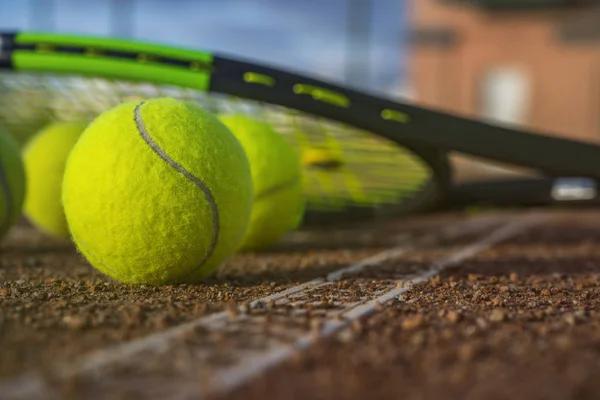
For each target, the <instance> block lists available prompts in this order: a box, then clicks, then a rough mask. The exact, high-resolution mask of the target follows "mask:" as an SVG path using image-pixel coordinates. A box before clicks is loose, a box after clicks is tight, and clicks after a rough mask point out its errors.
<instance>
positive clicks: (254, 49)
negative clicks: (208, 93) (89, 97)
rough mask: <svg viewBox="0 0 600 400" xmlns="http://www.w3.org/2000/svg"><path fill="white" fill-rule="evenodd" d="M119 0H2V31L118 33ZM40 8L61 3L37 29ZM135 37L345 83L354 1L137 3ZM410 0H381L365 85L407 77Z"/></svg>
mask: <svg viewBox="0 0 600 400" xmlns="http://www.w3.org/2000/svg"><path fill="white" fill-rule="evenodd" d="M110 1H111V0H0V29H2V30H7V29H28V30H43V31H47V30H50V31H56V32H64V33H78V34H92V35H110V34H112V33H113V31H111V22H110V21H111V18H110V15H111V14H110V6H109V3H110ZM34 3H38V4H39V3H41V4H44V3H46V4H48V3H53V4H54V12H53V13H52V12H43V13H42V15H43V16H44V18H43V19H42V20H39V21H38V22H39V24H37V25H38V26H35V25H36V24H35V19H33V18H32V17H31V7H32V4H34ZM134 3H135V5H134V12H133V13H125V15H123V17H124V18H128V19H130V20H131V21H132V24H131V26H132V28H131V36H132V37H134V38H135V39H140V40H148V41H153V42H161V43H166V44H172V45H177V46H184V47H192V48H198V49H206V50H211V51H217V52H222V53H227V54H231V55H237V56H240V57H244V58H251V59H255V60H259V61H262V62H268V63H273V64H275V65H278V66H281V67H286V68H291V69H293V70H296V71H300V72H306V73H310V74H313V75H317V76H321V77H326V78H328V79H332V80H335V81H338V82H344V71H345V62H346V59H347V58H346V57H347V33H346V10H347V4H348V1H347V0H134ZM403 8H404V0H373V17H372V18H371V27H372V31H371V38H370V42H369V45H370V51H369V59H370V60H369V61H370V63H369V65H370V76H369V79H368V80H367V81H366V82H360V83H357V86H360V87H363V88H368V89H371V90H379V89H382V88H386V87H389V86H390V85H392V84H395V83H396V82H398V79H400V78H401V76H400V71H401V56H402V53H401V50H402V48H401V46H402V41H401V37H402V27H403V22H404V16H403Z"/></svg>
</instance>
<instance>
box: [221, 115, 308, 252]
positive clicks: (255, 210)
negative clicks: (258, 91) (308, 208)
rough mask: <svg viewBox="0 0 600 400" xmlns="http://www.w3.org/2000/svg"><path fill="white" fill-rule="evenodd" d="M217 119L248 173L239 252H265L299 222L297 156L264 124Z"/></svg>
mask: <svg viewBox="0 0 600 400" xmlns="http://www.w3.org/2000/svg"><path fill="white" fill-rule="evenodd" d="M220 119H221V121H223V123H224V124H225V125H226V126H227V127H229V129H230V130H231V131H232V132H233V134H234V135H235V136H236V137H237V139H238V140H239V141H240V143H241V144H242V146H243V147H244V150H245V151H246V156H247V157H248V161H249V162H250V170H251V173H252V183H253V188H254V202H253V206H252V215H251V217H250V225H249V226H248V230H247V232H246V236H245V238H244V241H243V242H242V244H241V246H240V248H239V250H240V251H256V250H261V249H265V248H267V247H269V246H272V245H274V244H275V243H276V242H278V241H279V240H280V239H281V238H282V237H283V235H285V234H286V233H288V232H289V231H291V230H293V229H295V228H297V227H298V225H299V224H300V223H301V221H302V217H303V213H304V207H305V202H304V193H303V186H302V167H301V164H300V160H299V157H298V155H297V154H296V152H295V150H294V149H293V148H292V147H291V145H289V144H288V143H287V142H286V141H285V139H284V138H283V137H282V136H281V135H280V134H279V133H277V132H276V131H275V130H273V128H272V127H271V126H270V125H268V124H265V123H262V122H259V121H257V120H255V119H252V118H250V117H248V116H245V115H241V114H232V115H222V116H220Z"/></svg>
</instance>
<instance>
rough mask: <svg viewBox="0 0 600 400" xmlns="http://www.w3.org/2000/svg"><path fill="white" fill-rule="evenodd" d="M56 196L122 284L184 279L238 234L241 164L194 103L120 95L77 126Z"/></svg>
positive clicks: (248, 191)
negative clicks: (117, 100) (126, 99)
mask: <svg viewBox="0 0 600 400" xmlns="http://www.w3.org/2000/svg"><path fill="white" fill-rule="evenodd" d="M62 200H63V205H64V210H65V215H66V217H67V221H68V223H69V230H70V232H71V236H72V238H73V241H74V242H75V243H76V244H77V246H78V248H79V250H80V251H81V253H83V254H84V255H85V256H86V258H87V259H88V260H89V262H90V263H91V264H92V265H94V266H95V267H96V268H97V269H99V270H100V271H102V272H104V273H105V274H107V275H109V276H111V277H113V278H115V279H117V280H119V281H121V282H124V283H130V284H151V285H160V284H176V283H183V282H192V283H193V282H197V281H199V280H200V279H202V278H204V277H206V276H207V275H209V274H210V273H211V272H213V271H214V270H215V269H217V268H218V267H219V265H220V264H221V263H222V262H223V261H224V260H225V259H226V258H227V257H228V256H229V255H231V254H232V253H234V252H235V250H236V249H237V247H238V245H239V243H240V242H241V240H242V238H243V235H244V232H245V230H246V227H247V225H248V220H249V218H250V211H251V207H252V181H251V176H250V166H249V164H248V160H247V159H246V156H245V153H244V149H243V148H242V147H241V145H240V144H239V142H238V141H237V140H236V139H235V137H234V136H233V135H232V134H231V132H230V131H229V129H227V128H226V127H225V125H223V124H222V123H221V122H220V121H219V120H218V119H217V118H216V117H215V116H214V115H212V114H211V113H209V112H207V111H206V110H204V109H203V108H200V107H199V106H197V105H195V104H192V103H188V102H182V101H179V100H176V99H172V98H155V99H151V100H147V101H133V102H126V103H123V104H121V105H118V106H116V107H114V108H112V109H110V110H108V111H106V112H104V113H102V114H100V116H98V117H97V118H96V119H95V120H94V121H93V122H92V123H91V124H90V125H89V126H88V128H87V129H86V130H85V131H84V133H83V134H82V135H81V137H80V139H79V140H78V142H77V144H76V145H75V147H74V148H73V150H72V151H71V154H70V155H69V158H68V160H67V166H66V169H65V175H64V180H63V192H62Z"/></svg>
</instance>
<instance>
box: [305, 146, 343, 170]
mask: <svg viewBox="0 0 600 400" xmlns="http://www.w3.org/2000/svg"><path fill="white" fill-rule="evenodd" d="M301 158H302V164H303V165H305V166H306V167H309V168H320V169H323V170H335V169H338V168H339V167H341V166H342V165H343V163H344V162H343V160H342V159H341V158H340V157H338V156H337V155H336V154H334V153H333V152H331V151H329V150H327V149H320V148H308V149H305V150H304V151H303V152H302V157H301Z"/></svg>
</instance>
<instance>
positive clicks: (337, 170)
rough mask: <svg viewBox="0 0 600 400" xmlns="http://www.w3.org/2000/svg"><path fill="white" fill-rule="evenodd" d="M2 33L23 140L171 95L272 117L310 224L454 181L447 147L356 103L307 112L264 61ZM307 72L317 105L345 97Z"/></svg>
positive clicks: (392, 204) (415, 207)
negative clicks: (389, 127)
mask: <svg viewBox="0 0 600 400" xmlns="http://www.w3.org/2000/svg"><path fill="white" fill-rule="evenodd" d="M0 37H1V38H2V40H1V41H0V43H1V45H0V49H1V50H0V126H3V127H4V128H5V129H7V130H8V131H9V132H13V133H15V135H16V136H17V139H19V140H20V142H21V143H24V142H25V141H26V140H27V139H28V137H30V136H31V135H32V134H34V133H35V132H36V131H37V130H38V129H40V128H41V127H43V126H44V125H46V124H48V123H50V122H54V121H61V120H62V121H64V120H81V119H85V120H88V121H91V120H92V119H93V118H95V117H96V116H97V115H98V114H99V113H101V112H103V111H105V110H107V109H109V108H111V107H113V106H115V105H117V104H120V103H121V102H123V101H129V100H142V99H148V98H156V97H165V96H168V97H174V98H179V99H182V100H186V101H193V102H195V103H197V104H199V105H201V106H203V107H205V108H207V109H209V110H210V111H212V112H214V113H215V114H217V115H219V114H232V113H239V114H246V115H250V116H251V117H253V118H255V119H257V120H260V121H261V122H266V123H268V124H270V125H271V126H273V128H274V129H275V130H276V131H277V132H279V133H280V134H281V135H282V136H283V137H284V138H285V139H286V140H287V141H288V142H289V143H290V144H291V145H292V146H293V147H294V149H296V152H297V154H298V156H299V157H300V159H301V160H302V162H303V166H304V170H303V172H304V173H303V184H304V188H305V197H306V201H307V207H306V214H305V217H304V224H305V225H313V224H324V223H334V222H336V221H344V222H347V221H349V220H363V219H365V218H366V219H373V218H382V217H386V216H394V215H402V214H406V213H414V212H419V211H423V210H427V209H431V208H433V207H435V206H436V205H438V204H439V203H440V202H442V201H443V199H444V197H445V195H446V193H447V191H448V187H449V184H450V175H451V173H450V164H449V162H448V158H447V156H446V154H445V153H444V152H443V151H442V150H440V149H439V148H434V147H431V146H425V145H422V144H416V143H413V142H410V141H398V140H392V139H391V138H389V137H384V136H382V135H380V134H378V133H377V132H373V131H369V130H366V129H363V128H361V127H357V126H356V124H355V123H353V119H354V118H356V115H354V114H355V111H354V110H345V111H346V112H342V113H339V115H337V114H336V115H331V114H330V113H327V112H325V113H324V114H325V115H320V114H318V113H312V112H307V110H306V108H305V107H299V106H298V104H297V101H298V96H301V97H302V98H303V99H304V100H305V99H306V97H303V96H304V95H306V94H305V93H295V94H291V95H289V96H287V97H286V96H279V95H277V96H275V98H265V90H266V89H268V88H269V87H270V85H271V86H272V82H270V81H269V79H268V78H269V77H272V76H273V75H275V73H273V71H271V70H270V71H271V72H270V75H266V74H265V68H264V67H260V66H256V67H253V66H252V65H251V64H247V63H240V62H238V61H234V60H230V61H228V60H227V59H225V58H223V57H220V58H217V57H214V56H212V55H211V54H210V53H206V52H199V51H193V50H182V49H177V48H172V47H168V46H159V45H150V44H147V43H142V42H135V41H130V40H128V41H122V40H116V39H108V38H92V37H79V36H64V35H46V34H5V35H2V36H0ZM242 67H244V68H245V69H244V71H245V72H243V71H241V70H240V68H242ZM249 70H254V71H257V70H260V72H261V73H253V72H249ZM240 74H242V76H243V78H242V79H243V80H244V81H245V82H246V84H245V85H237V86H236V85H235V84H234V81H236V82H237V80H236V79H237V78H235V79H234V78H233V77H237V76H239V75H240ZM280 75H282V76H284V77H287V78H286V79H289V76H290V74H288V73H281V74H280ZM215 77H216V78H218V79H215ZM230 77H231V78H230ZM306 82H307V83H299V84H296V86H294V87H295V88H296V89H294V90H296V91H298V90H300V91H302V90H305V91H309V92H310V93H309V95H310V96H312V97H315V96H317V97H318V96H321V97H323V98H326V101H325V102H322V101H321V102H319V101H317V103H316V104H317V105H319V104H321V103H322V107H324V108H325V109H327V108H328V107H331V104H330V103H331V102H335V101H342V102H343V98H336V97H335V95H334V94H333V93H331V92H324V90H325V89H318V87H317V86H315V85H314V82H313V81H310V80H309V81H306ZM298 85H304V86H298ZM240 88H243V90H240ZM298 88H300V89H298ZM315 90H316V92H315ZM319 90H321V92H319ZM319 93H320V94H319ZM267 97H269V96H267ZM311 109H312V108H311ZM315 110H317V111H318V110H320V109H319V108H318V107H317V108H315Z"/></svg>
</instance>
